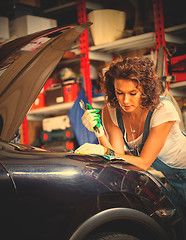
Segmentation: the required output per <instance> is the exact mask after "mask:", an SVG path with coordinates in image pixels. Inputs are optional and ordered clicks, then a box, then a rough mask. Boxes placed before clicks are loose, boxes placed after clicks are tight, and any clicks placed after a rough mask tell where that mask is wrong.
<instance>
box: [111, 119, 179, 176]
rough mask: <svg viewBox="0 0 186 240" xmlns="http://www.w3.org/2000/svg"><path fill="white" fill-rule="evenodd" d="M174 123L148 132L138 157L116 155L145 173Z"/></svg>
mask: <svg viewBox="0 0 186 240" xmlns="http://www.w3.org/2000/svg"><path fill="white" fill-rule="evenodd" d="M174 123H175V121H170V122H166V123H163V124H160V125H159V126H157V127H154V128H152V129H151V130H150V132H149V136H148V138H147V140H146V142H145V144H144V146H143V149H142V151H141V154H140V156H139V157H135V156H128V155H125V154H120V153H117V151H116V155H118V156H120V157H123V158H124V159H126V160H127V162H128V163H131V164H133V165H135V166H137V167H139V168H142V169H144V170H145V171H146V170H147V169H148V168H149V167H150V166H151V164H152V163H153V162H154V160H155V159H156V157H157V156H158V154H159V152H160V151H161V149H162V148H163V146H164V144H165V142H166V139H167V137H168V134H169V132H170V130H171V128H172V127H173V125H174Z"/></svg>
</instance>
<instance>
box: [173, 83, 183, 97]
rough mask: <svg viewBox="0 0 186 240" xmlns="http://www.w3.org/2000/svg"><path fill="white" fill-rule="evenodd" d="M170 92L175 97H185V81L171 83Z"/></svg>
mask: <svg viewBox="0 0 186 240" xmlns="http://www.w3.org/2000/svg"><path fill="white" fill-rule="evenodd" d="M170 92H171V94H172V95H173V96H175V97H186V81H182V82H176V83H171V84H170Z"/></svg>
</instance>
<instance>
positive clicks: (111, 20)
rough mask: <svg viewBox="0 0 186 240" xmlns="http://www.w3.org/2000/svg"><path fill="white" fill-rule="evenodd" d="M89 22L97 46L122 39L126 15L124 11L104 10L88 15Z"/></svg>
mask: <svg viewBox="0 0 186 240" xmlns="http://www.w3.org/2000/svg"><path fill="white" fill-rule="evenodd" d="M88 21H89V22H92V23H93V24H92V25H91V26H90V30H91V33H92V37H93V41H94V44H95V45H99V44H104V43H109V42H113V41H115V40H117V39H120V38H122V36H123V31H124V29H125V23H126V13H125V12H123V11H118V10H112V9H102V10H94V11H92V12H90V13H89V14H88Z"/></svg>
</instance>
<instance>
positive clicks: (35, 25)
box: [10, 15, 57, 37]
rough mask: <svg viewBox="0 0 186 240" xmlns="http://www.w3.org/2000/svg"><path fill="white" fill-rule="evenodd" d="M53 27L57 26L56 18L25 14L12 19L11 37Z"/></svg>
mask: <svg viewBox="0 0 186 240" xmlns="http://www.w3.org/2000/svg"><path fill="white" fill-rule="evenodd" d="M53 27H57V21H56V20H55V19H51V18H44V17H38V16H32V15H25V16H22V17H19V18H16V19H14V20H12V21H10V37H22V36H24V35H27V34H31V33H34V32H38V31H41V30H45V29H48V28H53Z"/></svg>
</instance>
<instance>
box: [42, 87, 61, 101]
mask: <svg viewBox="0 0 186 240" xmlns="http://www.w3.org/2000/svg"><path fill="white" fill-rule="evenodd" d="M63 102H64V96H63V87H62V85H56V86H55V87H52V88H48V89H46V90H45V105H46V106H50V105H54V104H59V103H63Z"/></svg>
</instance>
